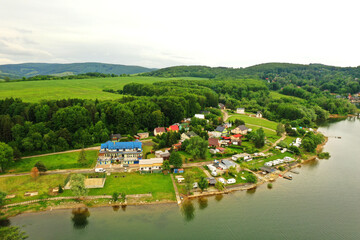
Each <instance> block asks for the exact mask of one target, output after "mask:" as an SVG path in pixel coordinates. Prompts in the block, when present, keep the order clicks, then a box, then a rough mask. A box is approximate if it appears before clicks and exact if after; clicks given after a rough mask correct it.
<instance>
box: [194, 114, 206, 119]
mask: <svg viewBox="0 0 360 240" xmlns="http://www.w3.org/2000/svg"><path fill="white" fill-rule="evenodd" d="M194 117H195V118H198V119H205V115H204V114H195V116H194Z"/></svg>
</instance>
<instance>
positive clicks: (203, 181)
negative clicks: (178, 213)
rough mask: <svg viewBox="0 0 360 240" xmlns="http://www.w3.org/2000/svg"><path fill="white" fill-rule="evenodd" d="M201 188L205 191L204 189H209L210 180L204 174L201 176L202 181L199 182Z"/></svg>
mask: <svg viewBox="0 0 360 240" xmlns="http://www.w3.org/2000/svg"><path fill="white" fill-rule="evenodd" d="M198 185H199V188H200V189H201V191H204V189H207V188H208V187H209V182H208V181H207V180H206V178H205V177H204V176H203V177H201V178H200V181H199V182H198Z"/></svg>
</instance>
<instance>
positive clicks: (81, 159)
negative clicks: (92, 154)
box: [78, 148, 87, 166]
mask: <svg viewBox="0 0 360 240" xmlns="http://www.w3.org/2000/svg"><path fill="white" fill-rule="evenodd" d="M78 163H79V164H81V165H82V166H84V165H86V163H87V159H86V152H85V150H84V148H82V149H81V151H80V153H79V158H78Z"/></svg>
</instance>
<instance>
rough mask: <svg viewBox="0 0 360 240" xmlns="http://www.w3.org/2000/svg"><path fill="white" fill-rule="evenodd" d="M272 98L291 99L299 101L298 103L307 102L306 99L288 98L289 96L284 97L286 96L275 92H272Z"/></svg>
mask: <svg viewBox="0 0 360 240" xmlns="http://www.w3.org/2000/svg"><path fill="white" fill-rule="evenodd" d="M270 97H272V98H274V99H280V98H289V99H294V100H297V101H305V100H304V99H301V98H298V97H294V96H288V95H284V94H281V93H278V92H274V91H270Z"/></svg>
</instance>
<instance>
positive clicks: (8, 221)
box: [0, 217, 11, 227]
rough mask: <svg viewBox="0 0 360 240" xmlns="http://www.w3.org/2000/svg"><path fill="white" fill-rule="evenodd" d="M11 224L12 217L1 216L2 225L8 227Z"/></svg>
mask: <svg viewBox="0 0 360 240" xmlns="http://www.w3.org/2000/svg"><path fill="white" fill-rule="evenodd" d="M10 225H11V222H10V219H8V218H1V217H0V227H8V226H10Z"/></svg>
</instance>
